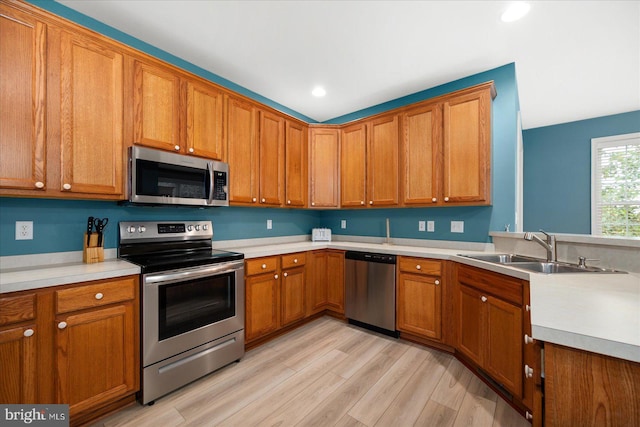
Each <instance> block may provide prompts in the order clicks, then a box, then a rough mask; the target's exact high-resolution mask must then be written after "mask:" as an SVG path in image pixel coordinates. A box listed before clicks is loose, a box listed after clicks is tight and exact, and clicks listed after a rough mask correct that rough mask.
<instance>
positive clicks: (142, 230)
mask: <svg viewBox="0 0 640 427" xmlns="http://www.w3.org/2000/svg"><path fill="white" fill-rule="evenodd" d="M145 231H147V228H146V227H145V226H144V225H141V226H140V227H138V233H144V232H145Z"/></svg>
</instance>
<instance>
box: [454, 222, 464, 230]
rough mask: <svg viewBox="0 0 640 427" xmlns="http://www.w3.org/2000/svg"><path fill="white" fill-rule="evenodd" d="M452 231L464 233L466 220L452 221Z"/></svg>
mask: <svg viewBox="0 0 640 427" xmlns="http://www.w3.org/2000/svg"><path fill="white" fill-rule="evenodd" d="M451 232H452V233H464V221H451Z"/></svg>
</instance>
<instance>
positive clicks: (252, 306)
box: [245, 273, 280, 341]
mask: <svg viewBox="0 0 640 427" xmlns="http://www.w3.org/2000/svg"><path fill="white" fill-rule="evenodd" d="M279 287H280V278H279V276H278V274H277V273H267V274H261V275H258V276H251V277H247V278H246V279H245V296H246V311H247V312H246V316H245V319H246V324H245V336H246V339H247V341H251V340H253V339H256V338H259V337H261V336H263V335H266V334H268V333H270V332H273V331H275V330H277V329H278V326H279V316H278V313H279V307H280V306H279V301H280V294H279V293H278V290H279Z"/></svg>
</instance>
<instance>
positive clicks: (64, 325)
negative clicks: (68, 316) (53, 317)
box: [58, 322, 67, 329]
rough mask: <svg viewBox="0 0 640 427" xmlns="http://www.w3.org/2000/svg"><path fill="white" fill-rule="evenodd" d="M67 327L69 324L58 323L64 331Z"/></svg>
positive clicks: (59, 327)
mask: <svg viewBox="0 0 640 427" xmlns="http://www.w3.org/2000/svg"><path fill="white" fill-rule="evenodd" d="M66 327H67V322H60V323H58V329H64V328H66Z"/></svg>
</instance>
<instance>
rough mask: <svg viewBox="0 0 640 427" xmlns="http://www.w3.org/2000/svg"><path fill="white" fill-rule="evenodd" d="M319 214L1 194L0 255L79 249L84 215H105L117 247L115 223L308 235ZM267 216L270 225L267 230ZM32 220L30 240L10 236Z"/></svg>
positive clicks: (217, 235)
mask: <svg viewBox="0 0 640 427" xmlns="http://www.w3.org/2000/svg"><path fill="white" fill-rule="evenodd" d="M320 215H321V214H320V212H317V211H310V210H294V209H268V208H239V207H226V208H206V209H198V208H186V207H185V208H182V207H144V206H120V205H118V204H117V203H116V202H102V201H86V200H52V199H18V198H4V197H3V198H0V256H7V255H24V254H38V253H47V252H66V251H80V250H82V236H83V233H84V231H85V227H86V223H87V217H89V216H93V217H99V218H109V224H108V225H107V228H106V230H105V248H116V247H117V246H118V222H119V221H164V220H176V221H178V220H200V219H202V220H212V221H213V228H214V240H233V239H250V238H258V237H280V236H296V235H301V234H311V229H312V228H314V227H319V226H320ZM267 219H271V220H272V221H273V229H271V230H267ZM16 221H33V240H14V239H15V222H16Z"/></svg>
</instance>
